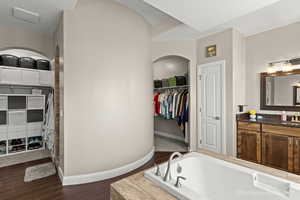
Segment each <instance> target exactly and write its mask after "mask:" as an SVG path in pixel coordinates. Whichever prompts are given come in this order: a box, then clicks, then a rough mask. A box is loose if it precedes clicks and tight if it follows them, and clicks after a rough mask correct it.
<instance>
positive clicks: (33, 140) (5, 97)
mask: <svg viewBox="0 0 300 200" xmlns="http://www.w3.org/2000/svg"><path fill="white" fill-rule="evenodd" d="M24 101H25V102H24ZM0 112H5V115H3V113H2V117H1V115H0V157H3V156H7V155H14V154H19V153H24V152H28V151H36V150H42V149H44V148H45V144H44V142H43V141H42V124H43V120H44V115H45V95H32V94H0ZM16 140H18V141H16ZM21 142H22V143H21ZM18 143H19V144H18ZM35 144H36V145H35ZM38 144H40V145H38ZM30 145H31V146H30ZM1 148H2V149H1ZM1 150H2V151H1ZM4 151H5V152H4Z"/></svg>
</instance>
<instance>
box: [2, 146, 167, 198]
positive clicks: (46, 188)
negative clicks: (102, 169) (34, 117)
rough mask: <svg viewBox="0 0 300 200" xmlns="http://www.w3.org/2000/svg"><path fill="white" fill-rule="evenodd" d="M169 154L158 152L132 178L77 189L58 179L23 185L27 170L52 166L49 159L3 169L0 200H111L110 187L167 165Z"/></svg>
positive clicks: (51, 178) (111, 180) (52, 178)
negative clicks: (46, 165)
mask: <svg viewBox="0 0 300 200" xmlns="http://www.w3.org/2000/svg"><path fill="white" fill-rule="evenodd" d="M170 154H171V153H165V152H164V153H163V152H157V153H155V156H154V158H153V159H152V160H151V161H149V162H148V163H146V164H145V165H144V166H142V167H141V168H139V169H137V170H135V171H133V172H131V173H129V174H126V175H123V176H120V177H117V178H113V179H109V180H105V181H99V182H96V183H91V184H84V185H78V186H65V187H62V185H61V183H60V180H59V178H58V176H57V175H54V176H50V177H47V178H43V179H40V180H36V181H33V182H30V183H24V174H25V169H26V168H27V167H30V166H33V165H37V164H41V163H46V162H49V161H50V159H42V160H37V161H32V162H27V163H23V164H18V165H14V166H9V167H4V168H0V200H110V184H111V183H113V182H115V181H118V180H120V179H122V178H124V177H126V176H128V175H131V174H134V173H137V172H139V171H141V170H144V169H147V168H149V167H152V166H153V164H154V163H161V162H164V161H166V160H168V158H169V156H170Z"/></svg>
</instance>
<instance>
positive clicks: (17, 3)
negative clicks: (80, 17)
mask: <svg viewBox="0 0 300 200" xmlns="http://www.w3.org/2000/svg"><path fill="white" fill-rule="evenodd" d="M76 3H77V0H0V25H1V24H2V25H7V26H21V27H27V28H30V29H32V30H35V31H39V32H45V33H49V34H52V33H53V32H54V31H55V28H56V25H57V23H58V19H59V16H60V13H61V11H62V10H66V9H72V8H74V7H75V5H76ZM13 7H20V8H23V9H26V10H29V11H31V12H34V13H39V15H40V22H39V23H38V24H32V23H29V22H25V21H22V20H19V19H16V18H14V17H12V8H13Z"/></svg>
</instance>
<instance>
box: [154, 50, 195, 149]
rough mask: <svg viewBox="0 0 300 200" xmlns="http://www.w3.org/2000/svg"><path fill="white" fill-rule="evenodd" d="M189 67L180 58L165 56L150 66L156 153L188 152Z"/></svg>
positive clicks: (186, 61) (185, 61)
mask: <svg viewBox="0 0 300 200" xmlns="http://www.w3.org/2000/svg"><path fill="white" fill-rule="evenodd" d="M189 63H190V62H189V60H188V59H186V58H183V57H180V56H166V57H162V58H159V59H158V60H156V61H155V62H153V65H152V67H153V81H154V91H153V103H154V142H155V150H156V151H160V152H173V151H180V152H185V151H188V150H189V138H190V130H189V127H190V126H189V108H190V83H189Z"/></svg>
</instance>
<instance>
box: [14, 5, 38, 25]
mask: <svg viewBox="0 0 300 200" xmlns="http://www.w3.org/2000/svg"><path fill="white" fill-rule="evenodd" d="M12 15H13V16H14V17H15V18H17V19H20V20H23V21H26V22H29V23H33V24H37V23H39V22H40V15H39V13H35V12H31V11H29V10H25V9H23V8H18V7H14V8H13V10H12Z"/></svg>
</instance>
